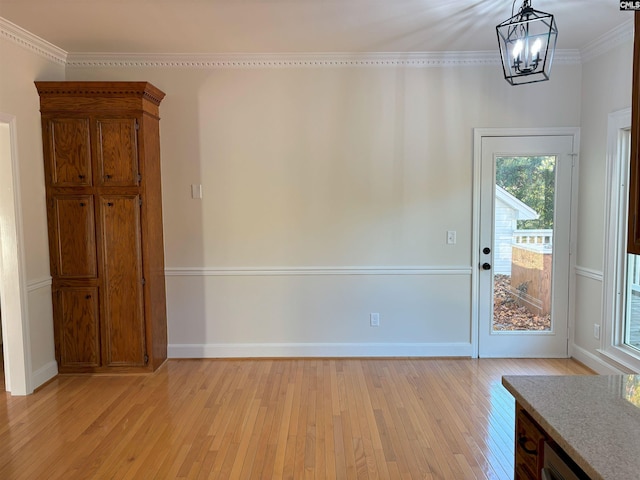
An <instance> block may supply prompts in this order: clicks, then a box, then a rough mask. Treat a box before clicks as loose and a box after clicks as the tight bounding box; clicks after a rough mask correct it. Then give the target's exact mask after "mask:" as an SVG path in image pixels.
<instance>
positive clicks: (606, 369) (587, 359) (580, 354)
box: [569, 345, 628, 375]
mask: <svg viewBox="0 0 640 480" xmlns="http://www.w3.org/2000/svg"><path fill="white" fill-rule="evenodd" d="M569 354H570V355H571V358H573V359H575V360H577V361H579V362H580V363H582V364H584V365H586V366H587V367H589V368H590V369H591V370H593V371H594V372H596V373H599V374H600V375H620V374H623V373H628V371H627V370H626V369H620V368H617V367H616V366H615V365H612V364H611V363H608V362H605V361H604V360H603V359H602V357H601V356H598V355H594V354H593V353H591V352H589V351H588V350H585V349H584V348H582V347H579V346H578V345H571V348H570V351H569Z"/></svg>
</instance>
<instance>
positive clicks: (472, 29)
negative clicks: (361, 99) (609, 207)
mask: <svg viewBox="0 0 640 480" xmlns="http://www.w3.org/2000/svg"><path fill="white" fill-rule="evenodd" d="M516 1H517V3H516V10H517V9H518V8H519V7H520V5H521V0H516ZM532 6H533V8H535V9H537V10H542V11H545V12H548V13H552V14H554V15H555V17H556V22H557V24H558V30H559V34H558V48H559V49H581V48H583V47H585V46H586V45H588V44H589V43H590V42H591V41H593V40H596V39H597V38H599V37H600V36H602V35H603V34H605V33H607V32H609V31H611V30H612V29H613V28H615V27H616V26H618V25H620V24H623V23H625V22H627V21H629V20H630V19H631V18H632V17H633V14H632V13H630V12H621V11H620V10H619V2H617V1H615V0H562V1H554V0H532ZM511 8H512V1H511V0H0V17H4V18H5V19H6V20H9V21H10V22H13V23H15V24H17V25H19V26H20V27H22V28H24V29H26V30H28V31H29V32H31V33H33V34H35V35H38V36H39V37H41V38H43V39H45V40H47V41H49V42H51V43H52V44H54V45H56V46H58V47H60V48H62V49H63V50H66V51H67V52H69V53H84V52H95V53H106V52H111V53H199V54H209V53H287V52H291V53H320V52H332V53H333V52H336V53H337V52H348V53H361V52H440V51H479V50H494V49H497V40H496V33H495V26H496V25H497V24H498V23H500V22H502V21H503V20H506V19H507V18H509V17H510V16H511Z"/></svg>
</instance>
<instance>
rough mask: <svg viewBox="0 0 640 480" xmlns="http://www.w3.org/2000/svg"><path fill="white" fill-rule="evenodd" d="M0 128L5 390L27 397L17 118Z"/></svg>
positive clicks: (5, 119)
mask: <svg viewBox="0 0 640 480" xmlns="http://www.w3.org/2000/svg"><path fill="white" fill-rule="evenodd" d="M0 124H3V125H8V127H9V156H8V157H7V158H5V157H4V156H2V155H0V172H2V174H0V190H2V191H4V192H9V194H8V195H7V198H5V199H4V200H5V201H2V202H0V217H3V218H6V219H8V221H7V224H6V227H5V228H6V231H4V232H0V238H1V240H0V264H2V269H1V271H0V299H1V301H2V306H1V307H0V308H2V309H3V315H2V338H3V349H4V371H5V388H6V390H7V391H8V392H11V394H12V395H28V394H30V393H32V392H33V388H32V379H31V350H30V341H29V325H28V318H29V314H28V309H27V285H26V275H25V252H24V234H23V230H22V205H21V201H20V198H21V196H20V178H19V169H18V146H17V145H18V142H17V140H18V135H17V131H16V125H17V122H16V117H15V116H14V115H9V114H5V113H1V112H0ZM0 228H1V225H0Z"/></svg>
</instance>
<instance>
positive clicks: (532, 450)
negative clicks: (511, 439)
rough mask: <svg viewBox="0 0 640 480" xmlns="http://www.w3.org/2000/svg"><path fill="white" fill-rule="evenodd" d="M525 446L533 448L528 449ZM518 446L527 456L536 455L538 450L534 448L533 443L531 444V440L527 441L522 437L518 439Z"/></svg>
mask: <svg viewBox="0 0 640 480" xmlns="http://www.w3.org/2000/svg"><path fill="white" fill-rule="evenodd" d="M527 444H532V445H533V448H528V447H527ZM518 445H519V446H520V448H521V449H522V450H524V451H525V452H526V453H528V454H529V455H538V450H537V449H536V448H535V443H534V442H533V440H529V439H528V438H527V437H525V436H524V435H523V436H521V437H519V438H518Z"/></svg>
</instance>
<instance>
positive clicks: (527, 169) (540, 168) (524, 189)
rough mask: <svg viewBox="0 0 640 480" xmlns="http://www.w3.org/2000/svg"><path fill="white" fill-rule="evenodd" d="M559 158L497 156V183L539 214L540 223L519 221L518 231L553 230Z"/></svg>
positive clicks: (537, 221)
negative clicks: (557, 159) (557, 161)
mask: <svg viewBox="0 0 640 480" xmlns="http://www.w3.org/2000/svg"><path fill="white" fill-rule="evenodd" d="M555 179H556V157H554V156H543V157H498V158H497V159H496V184H497V185H499V186H501V187H502V188H504V189H505V190H506V191H507V192H509V193H510V194H511V195H513V196H514V197H516V198H517V199H518V200H520V201H521V202H523V203H525V204H526V205H527V206H529V207H531V208H533V209H534V210H535V211H536V212H538V215H539V218H538V219H537V220H518V228H519V229H523V230H524V229H538V228H539V229H546V228H550V229H552V228H553V201H554V194H555Z"/></svg>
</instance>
